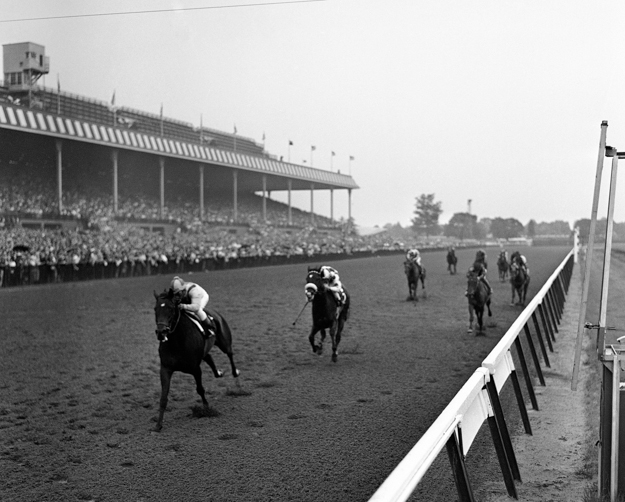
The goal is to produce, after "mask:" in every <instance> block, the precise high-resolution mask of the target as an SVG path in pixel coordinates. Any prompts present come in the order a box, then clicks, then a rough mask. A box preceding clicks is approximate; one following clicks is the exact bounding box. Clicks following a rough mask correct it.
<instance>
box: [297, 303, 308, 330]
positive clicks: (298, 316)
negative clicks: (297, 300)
mask: <svg viewBox="0 0 625 502" xmlns="http://www.w3.org/2000/svg"><path fill="white" fill-rule="evenodd" d="M309 303H310V300H306V303H304V306H303V307H302V310H300V313H299V314H298V315H297V317H296V318H295V320H294V321H293V326H295V323H296V322H297V321H298V319H299V318H300V316H301V315H302V312H304V309H305V308H306V305H308V304H309Z"/></svg>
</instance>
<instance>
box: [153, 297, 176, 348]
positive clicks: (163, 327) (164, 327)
mask: <svg viewBox="0 0 625 502" xmlns="http://www.w3.org/2000/svg"><path fill="white" fill-rule="evenodd" d="M159 301H160V300H159ZM163 305H164V304H163ZM173 305H174V311H175V314H174V315H173V316H171V317H170V318H169V320H168V321H167V322H166V323H165V322H157V323H156V328H157V329H156V335H157V336H160V335H163V339H162V340H160V341H161V342H166V341H167V335H168V334H169V333H173V332H174V331H176V327H177V326H178V322H179V321H180V314H181V308H180V307H179V306H178V305H176V304H175V303H174V304H173ZM173 317H176V320H175V322H174V325H173V327H172V325H171V324H172V318H173Z"/></svg>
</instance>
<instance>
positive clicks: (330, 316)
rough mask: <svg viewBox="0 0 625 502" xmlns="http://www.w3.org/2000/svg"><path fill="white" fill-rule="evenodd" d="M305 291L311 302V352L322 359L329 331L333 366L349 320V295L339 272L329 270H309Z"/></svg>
mask: <svg viewBox="0 0 625 502" xmlns="http://www.w3.org/2000/svg"><path fill="white" fill-rule="evenodd" d="M304 291H305V293H306V298H307V300H308V301H309V302H312V329H311V330H310V334H309V335H308V341H309V342H310V345H311V347H312V351H313V353H315V354H318V355H321V353H322V352H323V341H324V340H325V337H326V330H328V331H329V332H330V338H331V339H332V362H336V361H337V359H338V353H339V352H338V346H339V343H341V334H342V333H343V328H344V326H345V323H346V322H347V319H348V318H349V307H350V301H351V300H350V296H349V293H348V292H347V290H346V289H345V287H344V286H343V285H342V284H341V281H340V279H339V275H338V272H337V271H336V270H335V269H334V268H332V267H328V266H321V267H308V273H307V274H306V285H305V286H304ZM319 332H321V338H320V340H319V342H316V341H315V335H316V334H317V333H319Z"/></svg>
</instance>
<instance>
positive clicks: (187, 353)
mask: <svg viewBox="0 0 625 502" xmlns="http://www.w3.org/2000/svg"><path fill="white" fill-rule="evenodd" d="M154 298H156V305H155V306H154V313H155V316H156V337H157V339H158V340H159V342H160V343H159V346H158V355H159V356H160V359H161V371H160V373H161V399H160V404H159V410H158V420H157V423H156V427H155V430H157V431H160V430H161V429H162V428H163V415H164V414H165V409H166V408H167V396H168V394H169V387H170V384H171V377H172V375H173V373H174V371H181V372H183V373H188V374H190V375H193V378H195V384H196V391H197V393H198V394H199V396H200V397H201V398H202V403H203V405H204V409H205V410H208V401H207V400H206V395H205V391H204V387H203V385H202V369H201V367H200V364H201V363H202V361H205V362H206V363H207V364H208V365H209V366H210V368H211V370H212V371H213V375H215V378H221V377H222V376H223V372H222V371H221V370H219V369H217V367H216V366H215V362H214V361H213V358H212V356H211V355H210V354H209V351H210V350H211V348H212V347H213V345H216V346H217V347H219V349H220V350H221V351H222V352H223V353H225V354H226V355H227V356H228V359H229V360H230V367H231V369H232V375H233V376H234V377H238V376H239V370H238V369H237V368H236V366H235V364H234V359H233V353H232V333H231V332H230V327H229V326H228V323H227V322H226V320H225V319H224V318H223V317H222V316H221V314H219V313H218V312H216V311H214V310H211V309H206V312H207V314H208V315H209V316H210V317H211V318H212V319H213V322H214V324H215V336H214V337H209V338H205V337H204V335H203V334H202V331H201V329H200V327H199V325H198V324H197V323H196V322H195V321H194V320H193V319H192V318H191V315H190V314H187V312H186V311H185V310H183V309H181V308H180V307H179V305H180V303H181V301H180V297H179V296H178V295H176V294H175V293H173V291H172V290H166V291H164V292H163V293H161V294H160V295H159V294H157V293H156V291H155V292H154Z"/></svg>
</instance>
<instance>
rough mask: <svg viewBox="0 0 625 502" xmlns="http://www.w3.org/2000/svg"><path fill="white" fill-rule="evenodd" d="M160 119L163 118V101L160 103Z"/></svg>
mask: <svg viewBox="0 0 625 502" xmlns="http://www.w3.org/2000/svg"><path fill="white" fill-rule="evenodd" d="M161 120H163V103H161Z"/></svg>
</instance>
